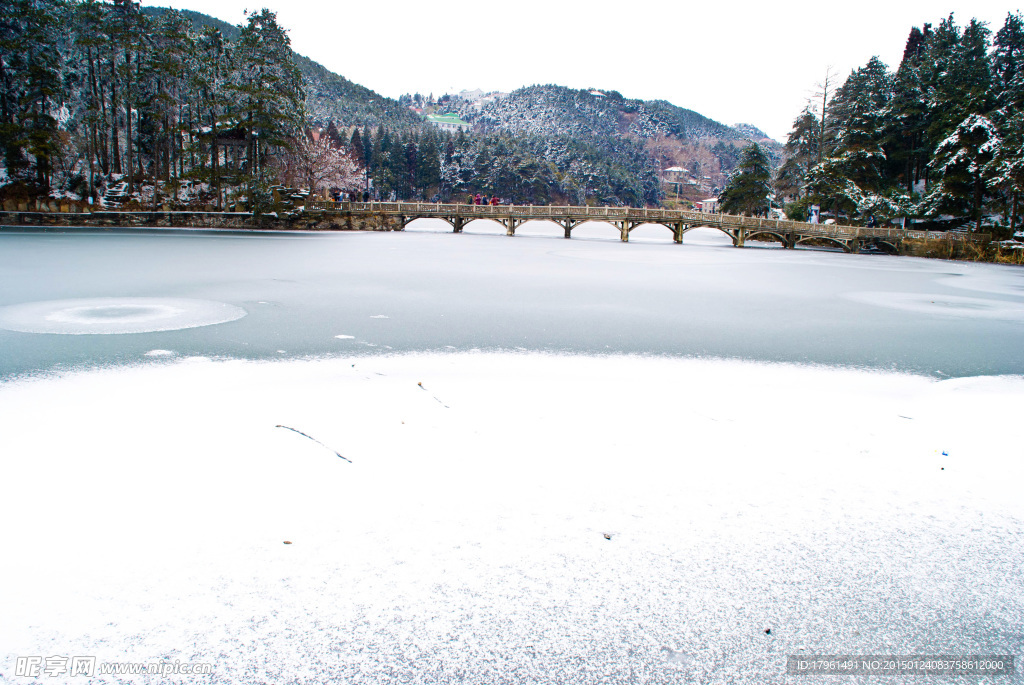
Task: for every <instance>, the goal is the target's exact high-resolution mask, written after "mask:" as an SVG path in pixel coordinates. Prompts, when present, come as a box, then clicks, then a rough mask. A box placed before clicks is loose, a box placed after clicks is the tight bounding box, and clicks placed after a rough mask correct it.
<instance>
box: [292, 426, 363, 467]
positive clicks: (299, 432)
mask: <svg viewBox="0 0 1024 685" xmlns="http://www.w3.org/2000/svg"><path fill="white" fill-rule="evenodd" d="M275 428H284V429H286V430H290V431H291V432H292V433H298V434H299V435H301V436H302V437H304V438H309V439H310V440H312V441H313V442H315V443H316V444H318V445H320V446H321V447H323V448H324V449H326V450H330V451H331V452H334V450H332V449H331V448H330V447H328V446H327V445H325V444H323V443H322V442H320V441H319V440H317V439H316V438H314V437H313V436H312V435H306V434H305V433H303V432H302V431H300V430H295V429H294V428H292V427H291V426H282V425H281V424H277V426H275ZM334 455H335V456H336V457H338V458H340V459H344V460H345V461H347V462H348V463H350V464H351V463H352V460H351V459H349V458H348V457H343V456H341V453H340V452H334Z"/></svg>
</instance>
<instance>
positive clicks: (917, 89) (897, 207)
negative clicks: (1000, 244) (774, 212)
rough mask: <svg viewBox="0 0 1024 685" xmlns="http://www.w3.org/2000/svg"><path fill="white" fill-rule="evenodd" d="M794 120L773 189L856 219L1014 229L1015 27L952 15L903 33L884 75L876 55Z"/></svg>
mask: <svg viewBox="0 0 1024 685" xmlns="http://www.w3.org/2000/svg"><path fill="white" fill-rule="evenodd" d="M821 102H822V103H823V105H824V107H810V106H809V107H808V108H807V109H805V110H804V111H803V112H802V113H801V114H800V115H799V116H798V117H797V118H796V120H795V121H794V124H793V130H792V132H791V133H790V135H789V139H788V142H787V144H786V149H787V151H788V153H789V159H788V160H787V161H786V163H785V164H784V165H783V167H782V168H781V169H780V170H779V174H778V176H777V177H776V179H775V180H776V186H777V189H778V192H779V194H780V195H782V196H786V197H788V198H789V199H790V200H791V201H792V202H791V203H790V205H789V206H788V208H787V209H788V211H789V213H790V214H791V215H793V216H797V217H799V216H802V215H803V214H804V213H805V211H806V207H807V206H808V205H809V204H811V203H814V204H820V205H821V208H822V211H827V212H829V213H831V214H833V215H835V216H837V217H840V218H843V219H846V220H851V221H856V222H866V221H870V220H871V219H872V217H873V218H874V219H875V220H876V221H887V220H896V219H900V218H902V217H909V218H910V219H911V220H913V221H917V222H924V223H928V224H931V225H932V226H935V227H946V228H958V227H962V228H970V229H972V230H982V229H995V230H999V229H1000V228H1003V229H1005V230H1007V231H1013V230H1016V229H1017V228H1018V226H1019V223H1020V220H1019V215H1020V197H1021V192H1022V190H1024V20H1022V18H1021V15H1020V13H1019V12H1016V13H1012V14H1008V15H1007V17H1006V21H1005V23H1004V24H1003V26H1002V27H1001V28H999V29H998V30H997V31H996V32H995V33H994V34H993V32H992V30H991V29H990V28H989V27H987V26H986V25H985V24H983V23H981V22H978V21H976V20H971V21H970V22H968V23H967V25H966V26H963V27H961V26H958V25H957V23H956V22H955V21H954V19H953V17H952V15H951V16H950V17H948V18H947V19H945V20H943V21H942V22H940V23H939V25H938V26H936V27H933V26H932V25H931V24H925V25H924V26H923V28H919V27H915V28H913V29H912V30H911V31H910V35H909V36H908V38H907V42H906V46H905V49H904V53H903V59H902V61H901V62H900V64H899V65H898V66H897V68H896V70H895V71H892V70H891V69H889V67H888V66H886V65H885V64H883V63H882V62H881V61H880V60H879V59H878V58H872V59H871V60H870V61H868V63H867V64H866V65H864V66H863V67H860V68H858V69H856V70H854V71H853V72H852V73H851V74H850V75H849V76H848V77H847V78H846V80H845V81H844V82H843V83H842V85H841V86H839V87H838V88H825V90H824V92H823V97H822V99H821Z"/></svg>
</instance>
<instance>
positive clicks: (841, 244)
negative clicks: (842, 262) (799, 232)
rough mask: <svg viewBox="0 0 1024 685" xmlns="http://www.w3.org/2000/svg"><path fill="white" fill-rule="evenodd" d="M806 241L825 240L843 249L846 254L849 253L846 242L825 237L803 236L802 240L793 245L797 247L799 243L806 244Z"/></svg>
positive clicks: (848, 246)
mask: <svg viewBox="0 0 1024 685" xmlns="http://www.w3.org/2000/svg"><path fill="white" fill-rule="evenodd" d="M808 240H827V241H828V242H830V243H835V244H836V245H837V246H838V247H841V248H843V250H844V251H846V252H849V251H850V245H849V243H848V242H845V241H842V240H839V239H838V238H832V237H829V236H827V235H805V236H804V237H803V238H800V239H798V240H797V241H796V243H795V244H796V245H799V244H800V243H804V242H807V241H808Z"/></svg>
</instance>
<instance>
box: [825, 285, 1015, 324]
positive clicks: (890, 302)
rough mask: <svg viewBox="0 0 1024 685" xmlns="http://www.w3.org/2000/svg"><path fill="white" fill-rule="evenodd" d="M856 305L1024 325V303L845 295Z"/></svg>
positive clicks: (942, 296) (948, 297) (926, 295)
mask: <svg viewBox="0 0 1024 685" xmlns="http://www.w3.org/2000/svg"><path fill="white" fill-rule="evenodd" d="M843 297H846V298H848V299H850V300H854V301H856V302H864V303H867V304H872V305H876V306H878V307H891V308H893V309H899V310H902V311H907V312H914V313H925V314H938V315H940V316H956V317H967V318H977V319H999V320H1002V321H1017V322H1024V303H1020V302H1007V301H1004V300H993V299H983V298H978V297H960V296H958V295H945V294H935V293H894V292H863V293H846V294H844V295H843Z"/></svg>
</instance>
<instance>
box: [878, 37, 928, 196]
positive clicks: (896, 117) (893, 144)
mask: <svg viewBox="0 0 1024 685" xmlns="http://www.w3.org/2000/svg"><path fill="white" fill-rule="evenodd" d="M931 33H932V31H931V24H925V25H924V29H923V30H921V29H918V28H917V27H916V26H915V27H914V28H913V29H911V31H910V36H909V37H908V38H907V44H906V46H905V48H904V50H903V61H902V62H901V63H900V66H899V69H897V71H896V75H895V78H894V79H893V94H892V99H891V100H890V102H889V106H888V108H887V111H886V112H885V124H884V138H885V147H886V149H887V150H888V156H889V173H890V174H891V175H892V176H893V177H894V179H895V180H896V181H897V182H898V183H901V184H902V185H903V186H904V187H905V189H906V193H907V194H908V195H909V194H910V193H911V192H912V191H913V189H914V184H916V183H917V182H918V180H919V179H920V178H921V177H922V176H923V174H924V170H925V166H926V165H927V164H928V161H929V159H930V157H931V148H930V147H929V146H928V144H927V131H928V127H929V124H930V112H929V109H928V103H927V101H926V98H925V93H924V84H923V79H922V70H923V66H922V60H923V55H924V51H925V47H926V44H927V41H928V39H929V38H930V36H931Z"/></svg>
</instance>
